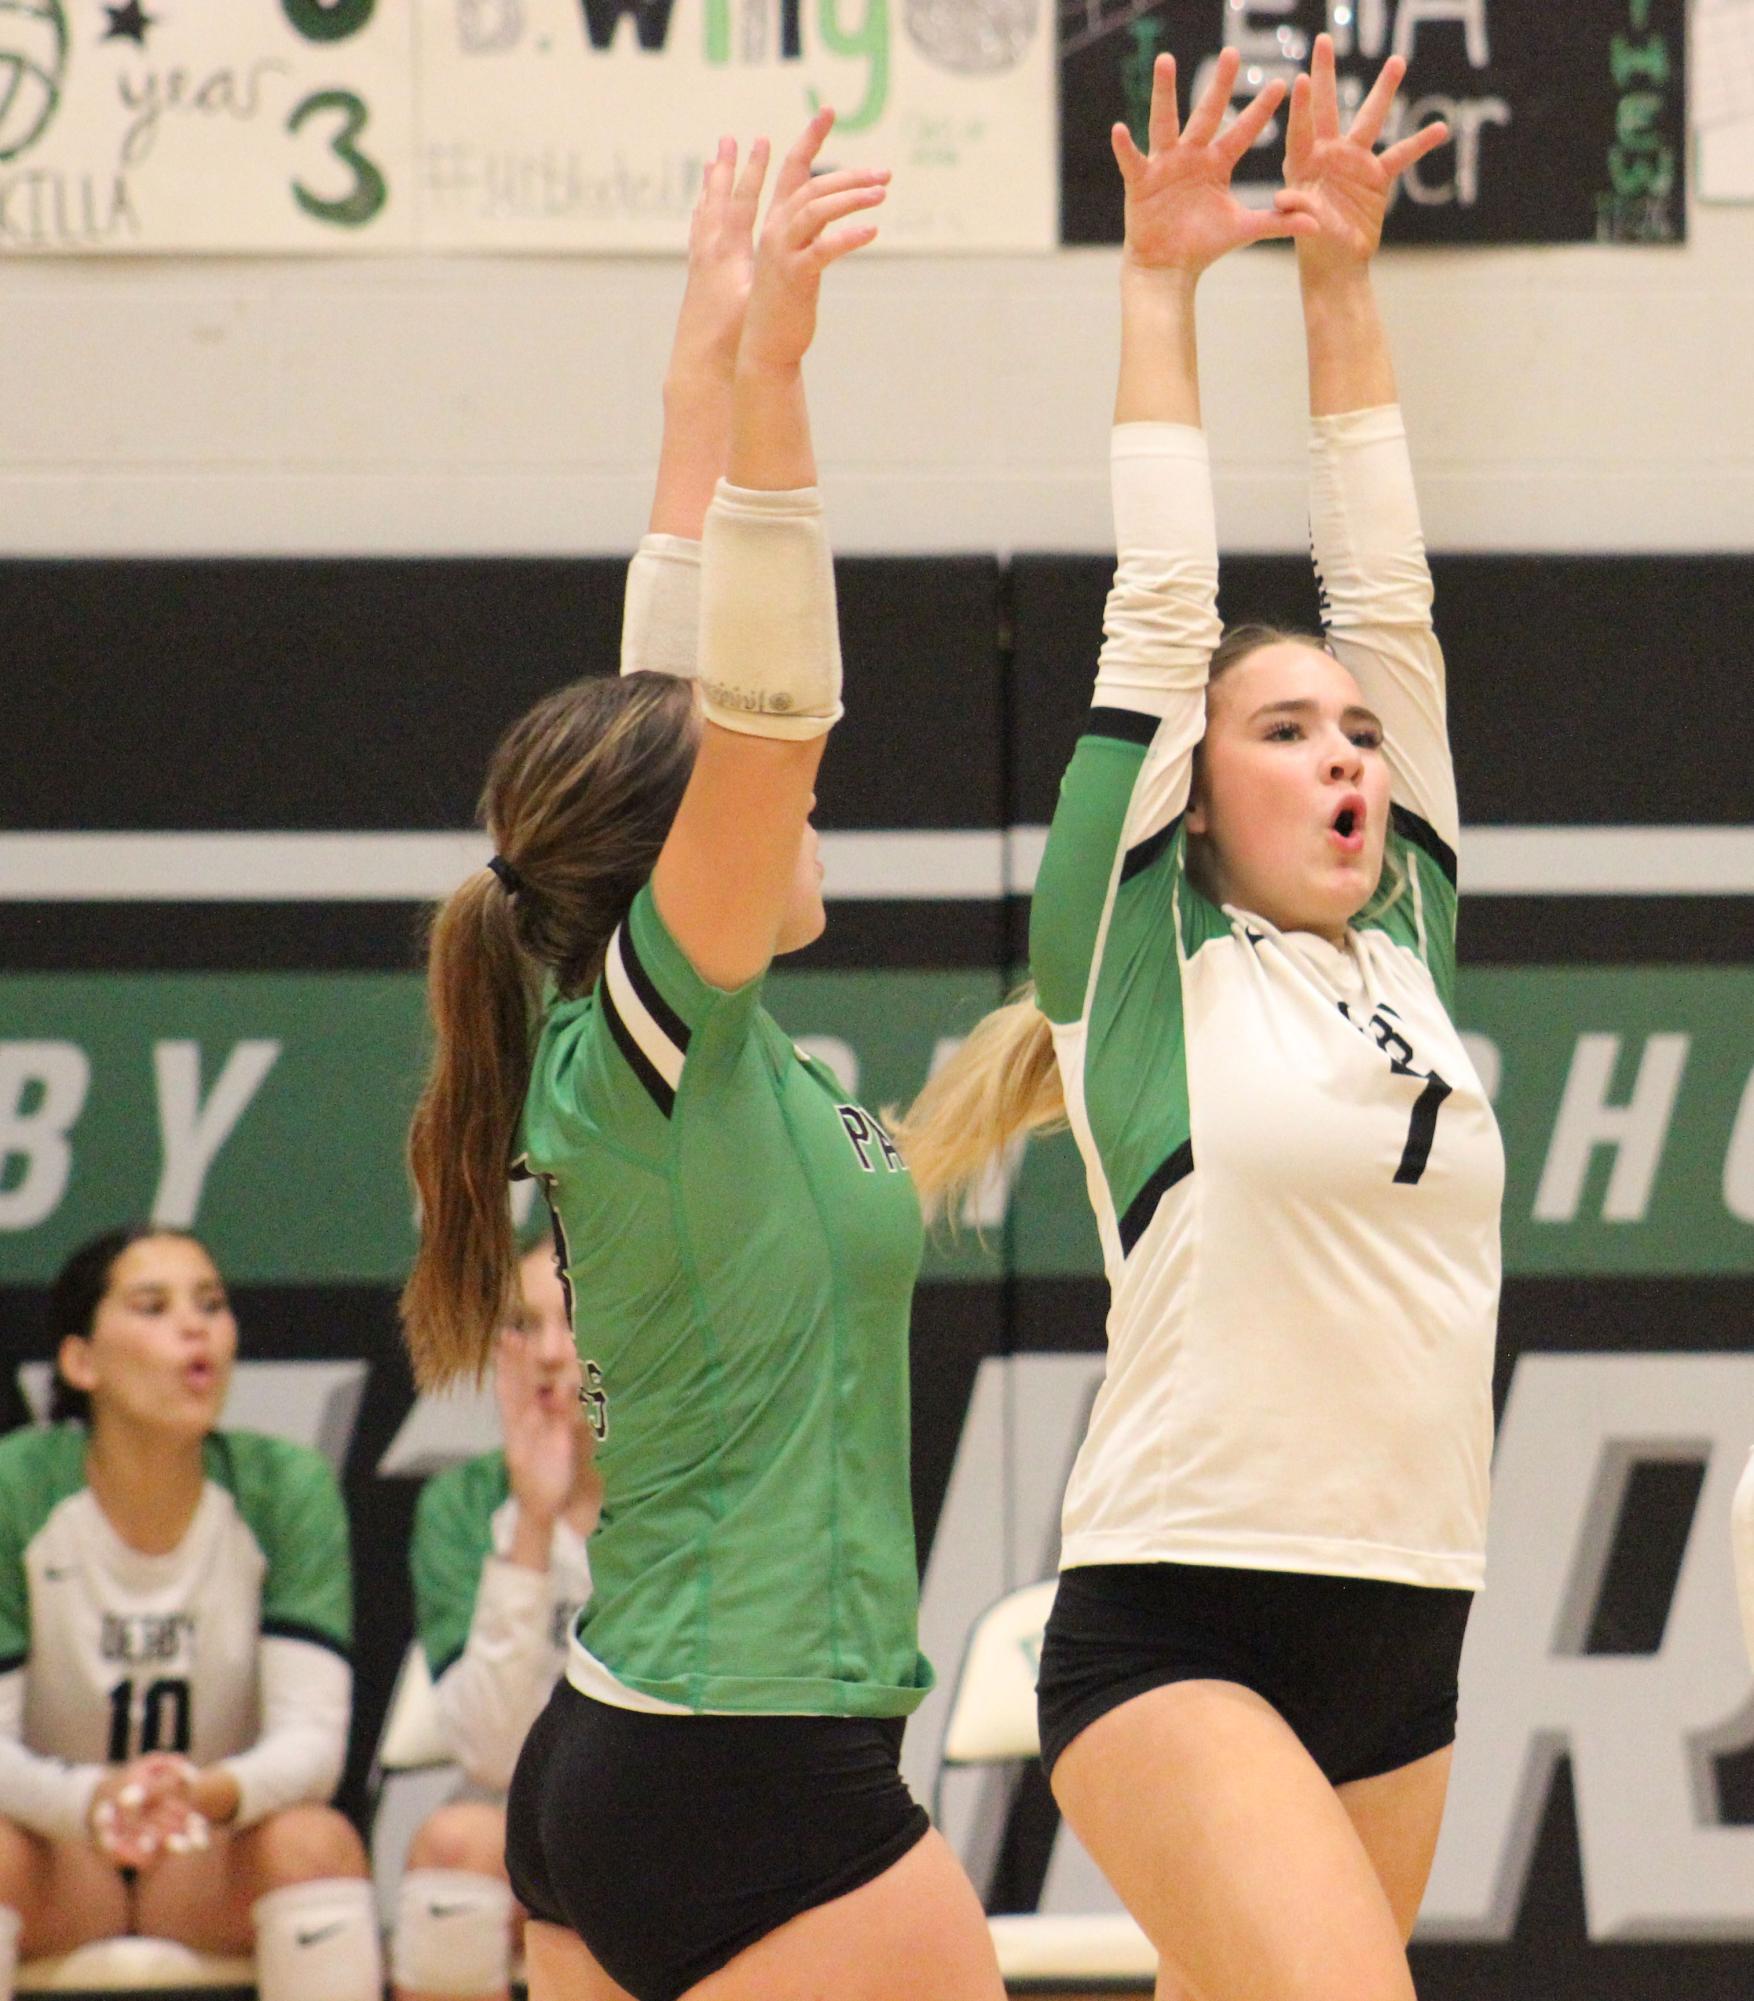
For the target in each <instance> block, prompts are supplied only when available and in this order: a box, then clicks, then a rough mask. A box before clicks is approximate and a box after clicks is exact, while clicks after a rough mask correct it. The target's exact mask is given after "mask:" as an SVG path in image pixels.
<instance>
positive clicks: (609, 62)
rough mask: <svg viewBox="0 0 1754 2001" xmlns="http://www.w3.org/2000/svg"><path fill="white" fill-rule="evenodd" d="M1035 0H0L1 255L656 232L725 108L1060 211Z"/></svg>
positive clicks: (675, 231)
mask: <svg viewBox="0 0 1754 2001" xmlns="http://www.w3.org/2000/svg"><path fill="white" fill-rule="evenodd" d="M1050 29H1051V22H1050V20H1049V18H1048V17H1047V15H1046V11H1045V0H0V251H14V252H17V251H35V252H49V253H61V254H75V255H90V254H94V253H95V254H102V253H111V254H114V253H122V254H136V255H137V254H141V253H150V252H173V253H184V252H267V253H278V252H288V251H303V252H332V251H348V250H363V251H372V252H382V251H385V250H408V249H436V250H458V251H494V250H511V251H520V250H534V251H550V252H554V251H559V252H566V251H578V252H601V251H653V250H658V251H664V250H676V249H679V248H680V247H681V245H682V243H683V241H684V239H685V235H686V227H687V218H688V214H689V211H690V210H691V208H692V207H693V204H694V198H695V193H696V190H697V189H698V187H699V183H700V175H701V170H702V167H703V165H704V163H705V161H706V160H707V159H708V158H710V156H711V153H712V149H713V146H714V143H715V141H716V139H717V137H718V135H719V134H720V133H721V132H730V133H733V134H735V135H736V136H737V138H738V139H739V140H740V141H742V142H744V143H747V141H748V140H750V139H751V138H753V137H755V136H756V135H757V134H759V133H765V134H767V135H768V136H769V137H771V138H772V139H773V140H774V141H775V142H776V143H777V144H784V143H785V142H786V141H787V140H788V139H789V138H790V137H791V136H792V134H793V133H794V132H796V131H797V130H799V129H800V128H801V127H802V126H803V124H804V122H805V120H806V119H807V118H808V117H809V115H810V113H811V112H812V111H813V110H814V109H815V108H816V107H817V106H818V105H819V104H821V103H830V104H832V105H834V107H835V109H836V110H837V111H838V112H839V114H840V121H839V125H838V127H837V130H836V132H835V133H834V135H833V138H832V139H831V141H830V146H829V152H828V164H831V165H863V164H882V165H887V166H890V167H893V168H894V170H895V184H894V189H893V192H892V194H891V197H890V200H889V202H888V203H887V204H886V206H885V209H884V212H883V216H882V228H881V234H880V237H879V246H880V247H886V248H889V249H901V250H908V249H946V248H963V249H979V250H1042V249H1049V248H1051V247H1052V246H1053V244H1054V241H1055V234H1056V216H1055V204H1056V200H1057V192H1056V175H1057V164H1056V154H1055V141H1054V111H1053V103H1054V97H1053V88H1054V86H1053V41H1052V34H1051V31H1050Z"/></svg>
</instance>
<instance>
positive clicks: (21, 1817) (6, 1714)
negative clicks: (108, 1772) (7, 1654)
mask: <svg viewBox="0 0 1754 2001" xmlns="http://www.w3.org/2000/svg"><path fill="white" fill-rule="evenodd" d="M24 1677H25V1670H24V1669H23V1668H22V1667H18V1668H13V1669H12V1670H11V1671H10V1673H7V1674H0V1814H3V1815H4V1816H5V1817H6V1818H7V1819H8V1820H12V1821H16V1822H17V1823H18V1825H19V1826H20V1827H28V1828H29V1829H30V1830H31V1832H32V1833H33V1834H41V1835H46V1836H47V1837H48V1839H49V1840H51V1841H82V1840H84V1839H85V1838H86V1836H87V1833H88V1829H87V1827H86V1816H87V1815H88V1814H89V1813H90V1812H91V1796H92V1794H93V1793H95V1792H96V1791H97V1789H98V1786H99V1784H100V1782H101V1781H102V1779H103V1775H104V1771H105V1767H104V1766H102V1765H69V1764H66V1763H64V1762H63V1761H62V1760H61V1759H59V1758H43V1757H39V1756H38V1755H37V1753H36V1752H34V1751H32V1750H30V1749H29V1748H28V1747H27V1745H26V1744H25V1741H24Z"/></svg>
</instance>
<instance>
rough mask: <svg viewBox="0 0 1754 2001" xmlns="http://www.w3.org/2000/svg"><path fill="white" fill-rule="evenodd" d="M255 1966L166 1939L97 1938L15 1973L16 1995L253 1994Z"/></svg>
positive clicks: (27, 1965) (244, 1961)
mask: <svg viewBox="0 0 1754 2001" xmlns="http://www.w3.org/2000/svg"><path fill="white" fill-rule="evenodd" d="M255 1987H256V1967H255V1962H254V1961H253V1960H251V1959H248V1958H239V1959H230V1958H220V1957H218V1956H216V1955H214V1954H212V1953H205V1952H194V1951H191V1949H190V1948H189V1947H188V1946H186V1945H178V1944H176V1943H175V1942H174V1941H173V1940H171V1939H165V1938H100V1939H94V1940H93V1941H92V1942H91V1943H90V1944H89V1945H82V1946H80V1947H78V1948H77V1949H76V1950H75V1951H73V1952H70V1953H67V1954H65V1955H64V1956H63V1957H62V1958H59V1959H37V1960H31V1961H29V1962H28V1963H27V1964H25V1965H24V1966H21V1967H20V1968H19V1969H18V1986H17V1991H18V1992H19V1993H20V1994H152V1993H162V1992H165V1991H167V1990H174V1991H176V1992H178V1993H189V1992H197V1993H199V1992H202V1991H204V1990H210V1989H214V1988H233V1989H242V1990H243V1991H244V1992H246V1993H251V1994H253V1993H254V1992H255Z"/></svg>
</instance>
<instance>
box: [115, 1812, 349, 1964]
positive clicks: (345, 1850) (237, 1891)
mask: <svg viewBox="0 0 1754 2001" xmlns="http://www.w3.org/2000/svg"><path fill="white" fill-rule="evenodd" d="M366 1874H367V1868H366V1860H365V1850H364V1848H363V1847H362V1845H361V1843H360V1840H359V1836H358V1835H357V1834H356V1833H355V1832H354V1830H353V1828H352V1827H351V1825H350V1824H349V1823H348V1822H347V1821H346V1820H344V1819H343V1818H342V1816H341V1815H340V1814H339V1813H337V1812H336V1811H335V1810H334V1808H332V1807H322V1806H295V1807H286V1808H283V1809H282V1810H281V1811H280V1812H279V1813H275V1814H271V1815H269V1817H268V1818H267V1819H266V1820H263V1821H258V1822H257V1823H256V1825H255V1826H254V1827H249V1828H245V1829H244V1830H243V1831H242V1832H241V1833H234V1832H233V1831H231V1830H230V1829H229V1828H216V1829H215V1830H214V1832H213V1845H212V1847H211V1848H207V1849H204V1850H203V1851H202V1852H201V1853H200V1854H198V1855H167V1856H166V1857H165V1859H164V1860H163V1861H162V1862H159V1863H156V1864H155V1865H154V1866H153V1867H152V1868H151V1869H150V1870H148V1871H147V1872H146V1873H145V1874H144V1875H143V1876H142V1877H141V1878H140V1880H139V1883H138V1885H137V1886H136V1888H135V1892H134V1913H135V1916H134V1922H135V1929H136V1930H137V1931H140V1932H143V1933H145V1934H146V1935H148V1936H149V1937H152V1938H170V1939H176V1940H177V1941H178V1942H179V1943H180V1944H182V1945H187V1946H192V1947H193V1948H194V1949H195V1950H196V1951H197V1952H220V1953H231V1952H248V1951H249V1950H250V1949H251V1947H252V1946H253V1944H254V1943H255V1936H256V1928H255V1924H254V1921H253V1920H252V1918H251V1916H250V1907H251V1906H252V1905H253V1904H254V1903H255V1901H256V1899H257V1898H258V1897H265V1896H266V1895H267V1894H268V1892H269V1891H270V1890H278V1889H281V1888H283V1887H284V1886H285V1885H287V1884H289V1883H303V1882H311V1881H314V1880H316V1879H317V1878H320V1877H326V1876H358V1877H364V1876H365V1875H366Z"/></svg>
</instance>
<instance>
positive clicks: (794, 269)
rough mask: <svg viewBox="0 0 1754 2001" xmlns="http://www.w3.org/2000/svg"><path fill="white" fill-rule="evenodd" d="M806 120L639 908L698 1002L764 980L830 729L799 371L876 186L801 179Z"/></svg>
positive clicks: (823, 123) (770, 229)
mask: <svg viewBox="0 0 1754 2001" xmlns="http://www.w3.org/2000/svg"><path fill="white" fill-rule="evenodd" d="M833 119H834V114H833V113H832V112H829V111H823V112H819V113H818V114H817V116H816V117H815V118H813V119H812V120H811V121H810V124H809V125H808V126H807V127H806V128H805V131H804V135H803V137H802V138H801V139H800V140H799V141H798V143H797V144H796V145H795V146H794V147H793V148H792V150H791V152H790V153H789V154H788V155H787V156H786V159H785V162H784V163H783V165H782V166H781V169H780V172H779V175H778V178H777V181H776V183H775V187H774V196H773V202H772V206H771V207H770V209H769V212H768V216H767V221H766V225H765V227H764V228H763V230H762V235H761V243H760V247H759V249H758V251H757V253H756V260H755V275H754V280H753V283H752V286H751V290H750V298H749V306H748V309H747V312H746V314H745V316H744V323H743V333H742V338H741V340H740V342H739V344H738V349H737V364H736V371H735V375H734V378H733V387H732V400H731V437H730V459H729V467H728V473H727V477H726V478H725V480H723V481H722V482H721V483H720V486H719V489H718V493H717V496H716V498H715V499H714V501H713V503H712V505H711V506H710V507H709V509H708V511H707V518H706V524H705V532H704V536H703V556H702V580H701V690H702V710H703V713H704V716H705V724H704V728H703V732H702V739H701V746H700V752H699V755H698V757H697V758H696V760H695V766H694V771H693V774H692V776H691V778H690V780H689V784H688V790H687V792H686V793H685V794H684V796H683V800H682V805H681V807H680V809H679V811H678V812H677V815H676V820H675V823H674V825H673V826H672V828H671V830H670V835H669V838H668V839H667V840H666V842H665V844H664V850H663V853H662V854H661V855H660V857H659V859H658V867H657V871H656V873H655V875H654V877H653V885H652V887H653V894H654V896H655V898H656V901H657V905H658V909H659V912H660V914H661V915H662V917H663V919H664V922H665V924H666V925H667V926H668V927H669V930H670V932H671V934H672V936H673V937H674V938H675V940H676V942H677V944H678V945H680V946H681V948H682V950H683V952H684V953H686V955H687V956H688V958H689V960H690V962H691V963H692V964H693V966H694V968H695V970H696V971H697V972H698V973H700V975H701V976H702V977H703V978H704V979H706V980H708V981H710V982H711V983H712V984H713V985H714V986H717V987H723V988H732V987H738V986H742V985H743V984H744V983H745V982H747V981H749V980H751V979H754V978H755V977H756V976H757V975H759V974H760V973H762V972H763V971H765V970H766V967H767V964H768V962H769V960H770V959H771V958H772V957H773V953H774V949H775V946H776V944H777V942H778V939H779V933H780V926H781V922H782V920H783V918H784V916H785V913H786V909H787V905H788V902H789V901H790V900H791V897H792V893H793V884H794V879H795V878H796V876H797V874H798V870H799V865H800V853H801V850H802V847H803V841H804V830H805V823H806V821H807V820H808V818H809V814H810V809H811V806H812V804H813V803H814V787H815V783H816V770H817V766H818V765H819V764H820V763H821V761H822V751H823V741H824V738H825V736H826V734H827V732H828V730H829V729H830V728H832V727H833V725H834V723H835V722H836V720H837V719H838V718H839V715H840V712H841V709H840V642H839V635H838V631H837V628H836V624H835V605H834V572H833V567H832V564H831V561H830V558H829V552H828V544H827V541H826V538H825V536H824V534H823V529H822V506H821V499H820V496H819V495H818V493H817V491H816V484H815V482H816V462H815V458H814V455H813V453H812V450H811V443H810V423H809V416H808V412H807V410H806V406H805V401H804V380H803V360H804V355H805V353H806V351H807V350H808V348H809V346H810V342H811V339H812V337H813V335H814V333H815V329H816V306H817V295H818V292H819V290H820V287H821V280H822V273H823V272H824V270H826V269H827V267H828V266H829V265H830V264H832V263H833V262H834V261H835V260H836V259H837V258H839V257H843V256H845V255H846V254H847V253H848V252H849V251H852V250H856V249H858V248H859V247H860V246H861V245H862V244H865V243H869V242H870V240H871V239H872V237H873V236H875V235H876V233H877V232H876V229H875V227H874V226H873V225H872V224H869V223H863V222H859V221H856V220H850V218H855V217H857V216H858V215H859V214H860V213H861V212H862V211H864V210H867V209H870V208H873V207H875V206H876V204H877V203H879V202H880V201H882V199H883V196H884V191H885V183H886V181H887V179H888V176H887V173H883V172H878V171H873V170H870V169H863V168H860V169H851V168H848V169H841V170H839V171H837V172H834V173H826V174H822V175H820V176H818V177H817V178H815V179H812V177H811V171H810V170H811V166H812V164H813V162H814V161H815V158H816V156H817V154H818V153H819V152H820V151H821V148H822V142H823V141H824V139H826V137H827V136H828V131H829V127H830V126H831V125H832V123H833Z"/></svg>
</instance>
